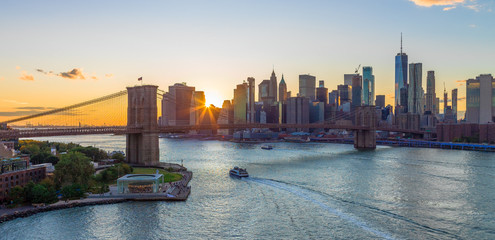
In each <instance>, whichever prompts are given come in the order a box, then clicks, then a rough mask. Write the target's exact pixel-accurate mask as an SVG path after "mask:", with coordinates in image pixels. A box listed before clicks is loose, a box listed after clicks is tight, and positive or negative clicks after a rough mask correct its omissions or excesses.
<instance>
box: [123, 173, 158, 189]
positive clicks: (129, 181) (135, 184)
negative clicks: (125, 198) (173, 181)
mask: <svg viewBox="0 0 495 240" xmlns="http://www.w3.org/2000/svg"><path fill="white" fill-rule="evenodd" d="M161 183H163V174H159V173H157V174H126V175H124V176H122V177H120V178H119V179H117V191H118V193H120V194H126V193H157V192H159V191H160V184H161Z"/></svg>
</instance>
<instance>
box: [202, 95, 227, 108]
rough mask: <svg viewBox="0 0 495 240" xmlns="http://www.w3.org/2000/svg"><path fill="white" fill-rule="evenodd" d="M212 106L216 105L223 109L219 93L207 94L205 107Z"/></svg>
mask: <svg viewBox="0 0 495 240" xmlns="http://www.w3.org/2000/svg"><path fill="white" fill-rule="evenodd" d="M211 104H213V105H215V107H222V104H223V99H222V97H221V96H220V94H219V93H218V92H215V91H210V92H205V105H206V106H207V107H208V106H210V105H211Z"/></svg>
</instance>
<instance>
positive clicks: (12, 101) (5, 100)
mask: <svg viewBox="0 0 495 240" xmlns="http://www.w3.org/2000/svg"><path fill="white" fill-rule="evenodd" d="M3 101H4V102H7V103H15V104H21V105H26V104H28V103H27V102H19V101H16V100H10V99H3Z"/></svg>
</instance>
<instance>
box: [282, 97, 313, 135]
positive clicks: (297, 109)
mask: <svg viewBox="0 0 495 240" xmlns="http://www.w3.org/2000/svg"><path fill="white" fill-rule="evenodd" d="M309 102H310V100H309V98H307V97H291V98H289V99H287V123H289V124H307V123H309ZM292 130H295V129H292ZM300 130H302V129H298V130H297V131H300Z"/></svg>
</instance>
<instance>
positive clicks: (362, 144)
mask: <svg viewBox="0 0 495 240" xmlns="http://www.w3.org/2000/svg"><path fill="white" fill-rule="evenodd" d="M355 125H356V126H362V127H368V128H369V129H366V130H356V131H355V133H354V148H356V149H360V150H361V149H362V150H367V149H375V148H376V112H375V106H362V107H359V108H357V109H356V121H355Z"/></svg>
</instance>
